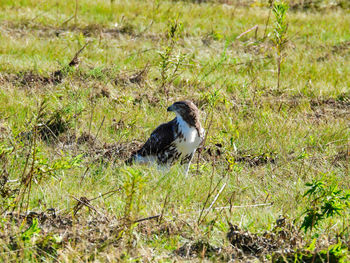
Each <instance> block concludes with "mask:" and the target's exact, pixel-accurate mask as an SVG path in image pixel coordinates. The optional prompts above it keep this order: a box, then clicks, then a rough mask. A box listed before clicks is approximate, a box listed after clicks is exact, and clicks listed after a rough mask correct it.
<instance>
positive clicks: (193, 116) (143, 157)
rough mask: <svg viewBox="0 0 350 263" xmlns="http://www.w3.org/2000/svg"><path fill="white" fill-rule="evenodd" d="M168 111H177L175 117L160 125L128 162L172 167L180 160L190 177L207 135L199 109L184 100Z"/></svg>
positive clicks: (170, 107)
mask: <svg viewBox="0 0 350 263" xmlns="http://www.w3.org/2000/svg"><path fill="white" fill-rule="evenodd" d="M167 111H168V112H174V113H175V114H176V117H175V118H174V119H173V120H171V121H169V122H167V123H163V124H161V125H159V126H158V127H157V128H156V129H155V130H154V131H153V132H152V133H151V135H150V137H149V139H148V140H147V141H146V142H145V144H143V146H142V147H141V148H140V149H139V150H137V151H136V152H134V153H132V155H131V157H130V158H129V159H128V160H127V161H126V163H127V164H133V163H137V164H150V163H156V164H157V165H160V166H163V167H170V166H171V165H173V164H175V163H176V162H177V161H179V162H180V164H181V165H183V166H182V167H183V169H184V172H185V174H188V170H189V167H190V164H191V161H192V158H193V156H194V154H195V152H196V150H197V148H198V147H199V146H200V145H201V144H202V143H203V141H204V136H205V131H204V129H203V128H202V125H201V123H200V120H199V110H198V108H197V106H196V105H195V104H194V103H193V102H192V101H190V100H183V101H177V102H175V103H174V104H172V105H171V106H169V107H168V108H167Z"/></svg>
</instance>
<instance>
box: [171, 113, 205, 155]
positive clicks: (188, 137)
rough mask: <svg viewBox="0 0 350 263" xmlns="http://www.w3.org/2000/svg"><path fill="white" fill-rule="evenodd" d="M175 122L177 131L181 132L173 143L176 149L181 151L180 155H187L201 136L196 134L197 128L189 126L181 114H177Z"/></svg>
mask: <svg viewBox="0 0 350 263" xmlns="http://www.w3.org/2000/svg"><path fill="white" fill-rule="evenodd" d="M177 122H178V125H179V132H181V133H182V134H183V137H182V138H181V136H180V137H179V138H177V139H176V140H175V145H176V148H177V149H178V151H180V152H182V155H188V154H191V153H193V152H194V151H195V150H196V149H197V148H198V146H199V144H200V143H201V138H200V137H199V136H198V132H197V129H196V128H195V127H190V126H189V125H188V124H187V122H185V121H184V120H183V119H182V118H181V116H179V115H178V116H177Z"/></svg>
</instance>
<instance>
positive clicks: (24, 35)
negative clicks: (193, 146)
mask: <svg viewBox="0 0 350 263" xmlns="http://www.w3.org/2000/svg"><path fill="white" fill-rule="evenodd" d="M77 2H78V8H77V13H76V17H74V13H75V10H76V6H75V3H76V2H75V1H35V0H31V1H29V0H23V1H12V0H5V1H2V2H1V3H0V20H1V21H2V22H1V24H0V150H1V149H8V151H6V153H1V151H0V167H1V168H0V171H1V172H0V175H1V177H0V179H1V178H5V177H6V178H7V177H8V179H9V180H17V181H10V182H8V183H5V184H3V183H0V190H1V191H0V193H1V195H0V196H1V197H0V203H1V209H0V210H1V211H2V210H3V208H5V207H6V205H8V204H10V205H11V204H13V202H14V201H15V199H14V198H15V197H16V195H17V194H18V192H16V191H15V190H16V189H19V188H20V185H21V181H20V180H21V176H22V174H33V175H34V179H33V180H32V189H31V193H30V196H29V199H28V200H29V202H28V204H29V205H28V209H29V210H30V211H35V212H38V213H40V212H45V213H48V212H47V209H50V208H54V209H55V211H56V213H57V215H58V218H63V219H64V220H72V224H71V225H69V224H62V225H60V224H59V223H57V221H54V222H51V223H50V222H49V221H46V222H42V220H41V221H40V220H39V228H41V231H40V233H39V234H34V235H33V237H32V238H31V239H30V240H29V241H23V240H22V239H21V238H20V236H21V235H20V233H21V232H23V231H24V230H25V229H27V228H28V225H27V224H26V223H23V224H21V220H19V221H18V220H17V221H16V220H15V218H16V217H15V216H13V215H12V216H11V215H9V214H7V215H6V214H2V215H1V223H0V259H1V260H2V261H21V260H24V261H34V262H36V261H40V260H41V259H43V258H44V260H46V261H55V260H57V261H60V262H61V261H77V262H80V261H87V260H91V261H92V260H96V261H98V260H99V261H101V262H105V261H112V262H114V261H118V260H123V261H136V260H141V261H152V262H153V261H161V262H168V261H173V260H174V258H175V259H176V260H178V261H181V260H185V258H183V257H181V256H179V255H175V254H174V250H176V249H178V248H180V247H182V246H183V245H184V244H185V243H186V242H190V243H191V242H196V241H199V240H202V241H203V240H204V241H206V242H208V243H209V244H210V245H211V246H214V247H220V248H222V253H221V254H220V253H219V255H217V254H215V255H214V256H213V257H214V258H207V259H208V260H216V261H219V260H222V261H227V257H229V256H228V255H231V254H234V253H236V252H232V251H231V250H230V249H231V247H230V244H229V241H228V240H227V238H226V234H227V232H228V231H229V225H228V221H229V222H231V223H232V224H234V225H239V227H240V228H241V229H243V230H247V231H249V232H254V233H263V232H265V231H272V229H273V226H274V225H275V221H276V220H277V219H278V218H279V217H280V216H284V217H286V218H288V220H289V221H290V222H293V224H294V225H295V226H296V227H297V228H299V227H300V226H301V222H302V218H303V216H302V213H303V212H304V211H305V209H306V208H307V207H308V205H309V204H308V200H307V199H306V198H303V197H302V195H303V193H304V192H305V191H306V189H307V188H306V186H305V183H307V182H311V181H313V180H324V181H327V182H328V183H329V184H331V183H335V184H337V185H338V187H339V188H340V189H342V190H344V191H348V190H349V186H350V185H349V160H350V156H349V143H350V130H349V121H350V117H349V116H350V92H349V87H350V57H349V51H350V42H349V41H350V14H349V9H345V8H344V9H341V8H334V7H327V5H328V4H329V3H328V2H327V1H322V3H323V4H324V6H325V8H322V9H317V8H316V9H315V8H311V9H307V10H302V8H300V9H297V10H296V9H295V8H292V9H290V10H289V11H288V12H287V22H288V30H287V38H288V39H289V41H288V42H287V44H286V47H285V51H284V53H285V57H284V61H283V63H282V68H281V84H280V88H279V89H277V88H276V83H277V81H276V79H277V67H276V58H275V53H276V52H275V50H274V46H273V43H272V41H271V32H272V29H273V22H274V20H273V17H272V16H271V17H270V22H269V24H268V26H267V29H266V32H267V34H266V35H267V37H266V38H264V31H265V24H266V21H267V18H268V15H269V9H268V8H267V3H263V4H255V5H253V6H249V5H248V6H247V5H238V4H232V5H225V4H222V3H215V1H213V2H211V1H209V2H206V3H200V4H199V3H194V1H159V2H158V1H137V0H130V1H118V0H115V1H102V0H99V1H91V0H79V1H77ZM295 2H296V1H294V3H295ZM338 2H339V3H340V1H338ZM70 18H71V19H70ZM69 19H70V20H69ZM173 19H177V20H178V21H179V22H181V23H183V31H182V32H181V34H180V37H179V39H178V41H176V43H175V45H174V50H173V52H172V59H173V60H176V58H177V56H179V55H180V54H182V55H184V56H185V59H184V61H183V63H182V64H180V71H179V75H178V76H177V77H176V78H175V79H174V80H173V81H172V82H169V83H166V88H167V91H168V94H165V93H164V91H163V90H162V89H161V88H160V86H161V69H160V66H159V65H160V62H161V58H160V55H159V52H162V51H163V48H164V46H167V45H169V40H168V39H167V37H166V33H167V30H168V28H169V25H170V23H171V22H170V20H173ZM65 21H66V22H65ZM255 25H258V30H257V31H256V35H255V30H254V31H251V32H249V33H246V34H244V35H243V36H242V37H240V38H238V39H237V37H238V36H239V35H240V34H241V33H243V32H245V31H247V30H248V29H250V28H252V27H253V26H255ZM87 42H89V45H88V46H87V47H86V48H85V49H84V50H83V51H82V53H81V54H80V56H79V58H80V63H79V66H78V68H76V69H71V70H68V72H66V75H65V76H64V79H63V81H62V82H61V83H58V84H54V83H50V82H48V83H47V81H45V78H50V76H51V74H52V72H54V71H56V70H59V69H62V68H63V67H64V66H65V65H67V64H68V63H69V62H70V60H71V59H72V58H73V56H74V54H75V53H76V52H77V51H78V50H79V49H80V48H81V47H82V46H83V45H84V44H85V43H87ZM147 64H148V67H149V68H148V71H147V73H146V74H145V75H143V76H142V78H141V79H140V81H139V82H138V83H133V82H131V81H130V79H131V78H132V76H134V75H135V74H137V73H138V72H140V71H141V70H142V69H144V68H145V66H146V65H147ZM170 73H172V71H171V69H170ZM170 75H171V74H170ZM184 98H186V99H190V100H192V101H194V102H195V103H196V104H197V105H198V107H199V108H200V110H201V117H202V118H201V119H202V124H203V125H204V126H205V128H206V130H207V133H208V138H207V142H206V149H205V150H204V151H203V153H202V155H201V157H200V159H199V160H198V166H197V156H196V158H195V160H194V162H193V164H192V166H191V169H190V172H189V175H188V176H187V177H186V176H184V175H183V174H181V172H180V170H179V169H178V168H179V167H178V166H175V167H173V168H172V169H171V170H170V171H159V170H157V169H156V168H155V167H144V166H134V167H133V169H131V170H128V168H127V167H126V166H125V165H124V160H125V159H126V158H127V156H128V155H129V154H130V153H131V151H132V150H133V149H135V146H133V144H132V143H135V142H138V143H141V142H144V141H145V140H146V139H147V138H148V136H149V134H150V133H151V131H152V130H153V129H154V128H155V127H156V126H158V125H159V124H160V123H163V122H165V121H168V120H170V119H172V118H173V117H174V116H173V115H172V114H170V113H167V112H166V107H167V106H169V105H170V104H172V103H173V102H175V101H177V100H180V99H184ZM42 101H46V104H45V105H46V107H45V109H44V110H43V112H44V113H45V115H44V116H42V118H40V119H39V121H38V122H35V118H36V116H37V113H38V110H39V108H40V106H39V105H40V103H41V102H42ZM57 111H59V113H60V118H62V122H63V123H66V124H67V125H68V126H67V127H68V130H66V131H64V132H63V133H61V134H56V135H55V136H52V134H51V133H50V132H49V133H46V134H48V135H47V136H49V137H50V139H49V140H45V138H44V137H43V136H42V138H39V139H38V140H37V141H36V147H35V148H36V149H40V153H39V154H38V155H37V157H36V158H37V160H36V162H34V166H33V167H34V168H35V169H34V172H32V173H31V172H29V171H30V169H29V168H30V166H28V168H27V169H26V172H25V173H23V171H24V167H25V161H26V160H27V159H28V160H29V164H31V161H32V157H31V156H32V155H31V153H32V148H31V147H32V146H31V143H32V142H33V138H35V135H34V137H33V133H32V130H33V127H35V126H37V125H38V124H42V123H46V122H47V121H48V120H49V119H50V116H53V114H54V113H55V112H57ZM211 114H213V119H212V122H211V121H210V119H211ZM210 123H211V124H210ZM39 127H42V126H40V125H39ZM38 129H39V128H38ZM83 134H85V135H86V134H91V136H90V142H81V138H82V135H83ZM79 138H80V139H79ZM91 140H92V141H93V142H91ZM217 144H221V145H222V147H219V148H220V149H219V150H220V154H219V155H217V156H210V155H209V154H208V153H207V149H209V148H210V149H211V151H212V152H213V153H215V152H216V150H217V149H218V146H216V145H217ZM113 147H114V148H113ZM118 147H121V152H118V151H117V150H118V149H119V150H120V148H118ZM110 149H112V150H113V149H114V151H115V152H113V151H112V150H110ZM109 153H114V154H115V155H113V156H112V157H111V158H109V157H110V155H109ZM28 156H29V157H28ZM76 156H78V158H79V160H80V162H79V163H77V164H75V165H73V164H69V165H66V163H65V161H68V163H69V162H70V161H71V160H73V158H74V157H76ZM267 157H269V158H267ZM271 160H273V161H271ZM53 164H56V166H53ZM48 167H51V168H52V171H51V170H50V168H48ZM138 173H140V175H138ZM133 176H134V178H136V179H135V180H136V181H134V188H133V189H131V188H130V187H131V186H132V185H133V182H132V178H133ZM222 178H223V179H222ZM1 180H2V179H1ZM0 182H2V181H0ZM224 183H226V187H224V188H223V190H222V192H221V193H220V195H219V196H218V198H217V201H216V202H215V203H214V204H213V207H214V208H220V207H227V206H230V204H231V205H233V207H234V208H233V209H232V210H231V211H230V209H227V208H224V209H210V210H209V211H207V210H205V212H204V214H206V212H208V214H207V215H206V216H205V217H202V218H201V219H202V220H201V222H200V223H199V222H198V221H199V217H200V213H201V210H202V209H203V207H204V205H205V209H207V208H209V206H210V204H211V203H212V202H213V200H214V197H215V196H216V195H217V194H218V193H219V190H220V189H221V187H222V186H223V185H224ZM22 185H23V184H22ZM216 185H217V189H216V190H215V191H214V192H213V194H212V195H211V196H210V198H209V200H208V201H207V202H205V200H206V199H207V196H208V193H209V192H210V191H211V189H213V188H214V187H215V186H216ZM6 189H7V190H9V191H10V196H9V195H6V194H5V190H6ZM130 189H131V190H130ZM111 190H117V191H115V192H113V193H112V194H111V196H108V197H107V196H100V195H101V194H103V193H107V192H108V191H111ZM11 191H13V192H11ZM128 191H129V193H130V191H131V192H133V194H132V195H131V196H132V201H130V194H128ZM11 193H12V196H11ZM74 197H75V198H81V197H87V198H88V199H92V198H95V197H98V198H96V199H94V200H91V201H90V205H91V206H92V207H93V208H90V209H89V208H87V207H83V208H81V209H80V210H79V211H78V212H77V213H76V215H74V212H73V210H74V207H75V206H76V204H77V201H76V200H75V199H74ZM25 200H26V199H25ZM130 202H131V204H132V205H131V207H130V208H129V210H127V209H126V208H127V207H128V204H130ZM24 203H26V201H25V202H24ZM256 204H266V205H265V206H251V205H256ZM13 209H14V211H18V209H19V208H18V207H13ZM94 209H95V210H94ZM10 210H11V209H10ZM1 211H0V212H1ZM346 212H349V209H348V208H347V209H346ZM20 213H22V214H23V213H24V209H22V211H20ZM159 214H162V221H161V222H156V221H155V220H146V221H143V222H140V223H138V224H136V225H135V224H132V225H130V224H127V223H125V222H128V220H131V221H135V220H138V219H141V218H146V217H150V216H154V215H159ZM55 220H58V219H55ZM28 222H31V220H29V219H28ZM336 234H339V235H340V236H339V240H340V241H342V242H343V244H344V245H347V246H349V243H346V242H348V241H347V240H349V234H350V233H349V213H345V215H343V216H335V217H333V218H331V219H328V220H324V222H322V223H321V224H320V226H319V229H315V230H313V231H312V232H309V233H306V234H304V233H300V235H301V236H302V239H303V241H302V242H301V244H300V247H302V248H304V247H305V246H307V245H309V244H310V243H311V242H312V240H313V239H314V238H316V239H317V242H316V250H317V249H319V250H320V249H327V246H328V245H330V244H334V243H335V240H334V238H335V237H336ZM14 244H15V245H16V246H14ZM204 254H205V253H204ZM267 254H269V253H267ZM270 254H271V253H270ZM201 256H203V254H201V251H199V252H198V255H197V257H195V258H192V260H193V261H198V260H199V259H200V258H201ZM237 260H238V259H237ZM241 260H242V262H246V261H245V260H246V259H244V257H243V258H242V259H241ZM260 260H262V259H261V258H260ZM348 260H349V256H348ZM270 261H271V258H270Z"/></svg>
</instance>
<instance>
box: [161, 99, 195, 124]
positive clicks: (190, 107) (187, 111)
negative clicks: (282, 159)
mask: <svg viewBox="0 0 350 263" xmlns="http://www.w3.org/2000/svg"><path fill="white" fill-rule="evenodd" d="M167 111H172V112H174V113H175V114H176V115H180V116H181V117H182V118H183V119H187V118H188V116H197V115H198V108H197V106H196V105H194V103H193V102H192V101H189V100H184V101H177V102H175V103H174V104H173V105H171V106H169V107H168V109H167Z"/></svg>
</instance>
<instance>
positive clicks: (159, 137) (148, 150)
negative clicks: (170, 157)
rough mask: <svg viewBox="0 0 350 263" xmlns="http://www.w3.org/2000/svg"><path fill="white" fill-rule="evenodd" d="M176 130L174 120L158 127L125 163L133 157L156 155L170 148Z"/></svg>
mask: <svg viewBox="0 0 350 263" xmlns="http://www.w3.org/2000/svg"><path fill="white" fill-rule="evenodd" d="M176 130H177V124H176V119H173V120H172V121H169V122H167V123H163V124H161V125H159V126H158V127H157V128H156V129H155V130H154V131H153V132H152V134H151V136H150V137H149V139H148V140H147V141H146V143H145V144H144V145H143V146H142V147H141V149H140V150H138V151H137V152H136V153H134V154H133V155H132V156H131V157H130V159H129V160H127V163H130V162H132V161H133V158H134V156H135V155H140V156H148V155H157V154H158V153H159V152H161V151H162V150H164V149H165V148H167V147H168V146H170V144H171V143H172V142H173V141H174V140H175V133H176Z"/></svg>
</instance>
